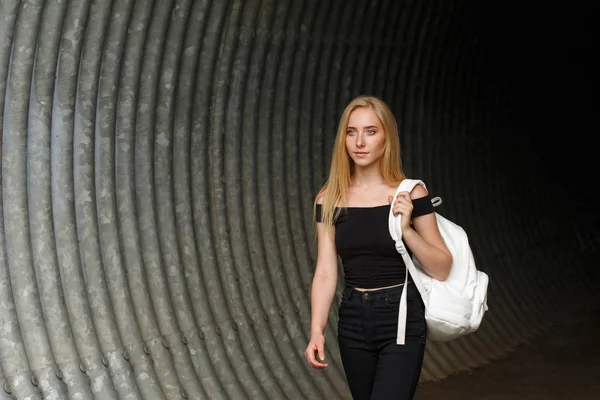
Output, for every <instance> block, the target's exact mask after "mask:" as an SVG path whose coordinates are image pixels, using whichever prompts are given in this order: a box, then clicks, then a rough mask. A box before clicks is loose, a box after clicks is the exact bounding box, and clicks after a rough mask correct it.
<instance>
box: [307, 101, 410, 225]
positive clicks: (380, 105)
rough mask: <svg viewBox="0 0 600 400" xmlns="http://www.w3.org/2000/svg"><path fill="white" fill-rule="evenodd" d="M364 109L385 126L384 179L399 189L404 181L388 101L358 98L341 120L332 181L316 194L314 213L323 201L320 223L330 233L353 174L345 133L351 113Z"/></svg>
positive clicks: (396, 134) (332, 160)
mask: <svg viewBox="0 0 600 400" xmlns="http://www.w3.org/2000/svg"><path fill="white" fill-rule="evenodd" d="M361 107H368V108H370V109H371V110H373V112H374V113H375V115H377V117H379V120H380V121H381V123H382V125H383V130H384V132H385V147H384V151H383V155H382V156H381V159H380V161H379V168H380V171H381V176H382V177H383V180H384V181H385V182H386V183H387V184H388V185H390V186H392V185H393V186H396V185H399V184H400V182H401V181H402V180H403V179H404V178H405V175H404V172H402V161H401V159H400V139H399V137H398V125H397V123H396V118H394V114H393V113H392V111H391V110H390V109H389V107H388V106H387V105H386V104H385V102H383V100H381V99H379V98H378V97H375V96H370V95H360V96H358V97H355V98H354V99H353V100H352V101H351V102H350V103H349V104H348V105H347V106H346V108H345V109H344V112H343V113H342V116H341V117H340V122H339V124H338V130H337V134H336V137H335V142H334V146H333V154H332V156H331V167H330V170H329V178H328V179H327V181H326V182H325V184H324V185H323V187H322V188H321V190H320V191H319V193H318V194H317V197H316V199H315V202H314V205H313V213H315V217H316V208H317V203H318V201H319V200H320V199H322V205H321V222H323V223H324V224H325V226H326V227H327V229H328V230H331V228H332V227H333V224H334V221H335V219H336V218H337V216H338V215H339V213H340V211H341V209H342V208H344V207H346V193H347V192H348V188H349V187H350V179H351V177H352V173H353V172H354V161H352V159H351V158H350V156H349V154H348V151H347V149H346V130H347V129H348V120H349V118H350V114H351V113H352V111H354V110H356V109H357V108H361Z"/></svg>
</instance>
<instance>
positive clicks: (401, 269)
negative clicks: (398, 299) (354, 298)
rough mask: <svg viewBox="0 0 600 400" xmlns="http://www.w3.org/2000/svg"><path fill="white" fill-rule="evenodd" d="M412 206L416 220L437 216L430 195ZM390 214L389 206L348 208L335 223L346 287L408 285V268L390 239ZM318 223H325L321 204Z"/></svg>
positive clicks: (318, 211) (416, 201)
mask: <svg viewBox="0 0 600 400" xmlns="http://www.w3.org/2000/svg"><path fill="white" fill-rule="evenodd" d="M412 202H413V206H414V208H413V212H412V218H413V219H414V218H417V217H420V216H422V215H426V214H430V213H432V212H434V209H433V205H432V204H431V199H430V196H429V195H427V196H425V197H421V198H418V199H413V200H412ZM389 213H390V205H389V204H385V205H381V206H375V207H346V208H343V209H342V210H341V211H340V214H339V216H338V217H337V219H336V220H335V222H334V225H335V246H336V248H337V253H338V255H339V256H340V258H341V260H342V265H343V270H344V283H345V285H346V286H350V287H358V288H364V289H374V288H379V287H384V286H392V285H397V284H400V283H404V278H405V276H406V266H405V265H404V261H403V260H402V256H401V255H400V254H399V253H398V251H397V250H396V246H395V243H394V240H393V239H392V237H391V236H390V231H389V227H388V216H389ZM316 220H317V222H321V205H320V204H317V209H316ZM407 249H408V246H407ZM408 251H409V253H410V249H408Z"/></svg>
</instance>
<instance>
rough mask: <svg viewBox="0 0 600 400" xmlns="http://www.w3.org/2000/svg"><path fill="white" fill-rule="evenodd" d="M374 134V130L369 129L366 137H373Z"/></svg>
mask: <svg viewBox="0 0 600 400" xmlns="http://www.w3.org/2000/svg"><path fill="white" fill-rule="evenodd" d="M375 132H376V131H375V129H369V130H368V131H367V135H374V134H375Z"/></svg>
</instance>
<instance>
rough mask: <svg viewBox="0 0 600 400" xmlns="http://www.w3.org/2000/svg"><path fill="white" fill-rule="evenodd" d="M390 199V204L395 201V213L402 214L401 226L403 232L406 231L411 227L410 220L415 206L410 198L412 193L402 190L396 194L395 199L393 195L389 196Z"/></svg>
mask: <svg viewBox="0 0 600 400" xmlns="http://www.w3.org/2000/svg"><path fill="white" fill-rule="evenodd" d="M388 201H389V202H390V204H392V201H394V206H393V208H392V212H393V213H394V215H395V216H397V215H398V214H400V215H402V217H401V218H400V227H401V228H402V232H406V231H407V230H408V229H411V226H410V224H411V221H410V220H411V216H412V212H413V209H414V206H413V202H412V200H411V199H410V193H408V192H400V193H398V195H397V196H396V199H394V197H393V196H388Z"/></svg>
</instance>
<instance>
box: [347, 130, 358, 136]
mask: <svg viewBox="0 0 600 400" xmlns="http://www.w3.org/2000/svg"><path fill="white" fill-rule="evenodd" d="M346 133H347V134H348V135H351V136H352V135H354V134H355V133H356V131H355V130H354V129H348V130H347V131H346Z"/></svg>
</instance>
